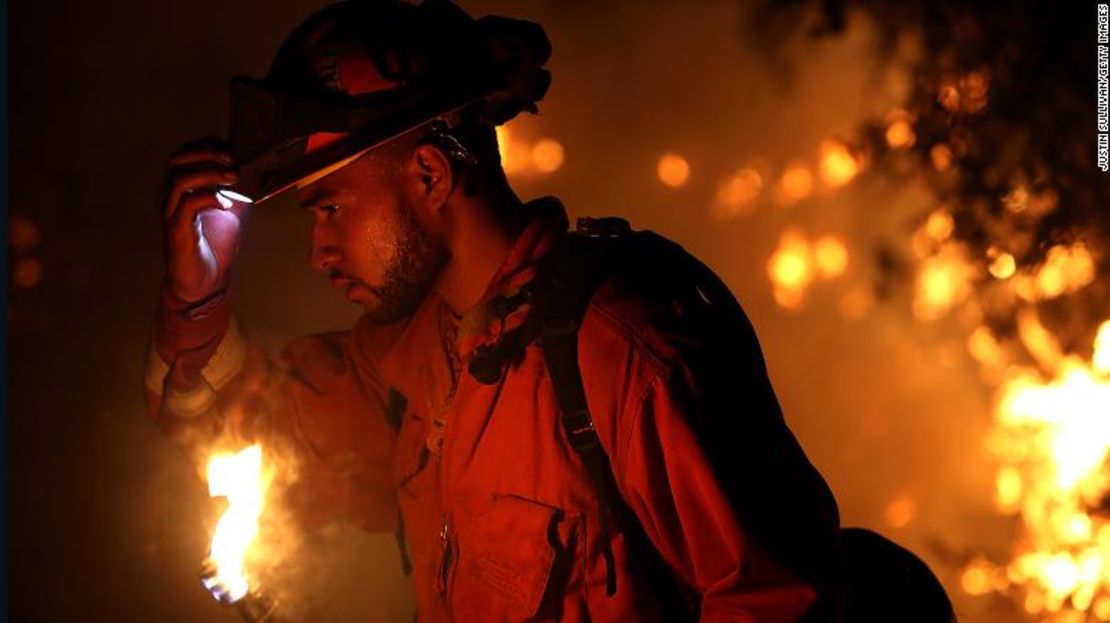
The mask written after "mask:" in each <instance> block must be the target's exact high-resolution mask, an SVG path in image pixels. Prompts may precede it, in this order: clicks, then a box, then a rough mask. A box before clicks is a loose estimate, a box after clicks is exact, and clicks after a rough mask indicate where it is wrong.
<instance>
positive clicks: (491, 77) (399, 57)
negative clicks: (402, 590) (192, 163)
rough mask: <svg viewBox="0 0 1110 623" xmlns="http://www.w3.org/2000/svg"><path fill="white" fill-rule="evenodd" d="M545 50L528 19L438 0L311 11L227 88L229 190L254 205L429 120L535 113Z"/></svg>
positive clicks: (546, 80)
mask: <svg viewBox="0 0 1110 623" xmlns="http://www.w3.org/2000/svg"><path fill="white" fill-rule="evenodd" d="M550 56H551V45H550V43H549V42H548V40H547V36H546V35H545V34H544V31H543V29H542V28H541V27H540V26H539V25H538V24H535V23H532V22H527V21H523V20H514V19H508V18H503V17H497V16H488V17H483V18H481V19H478V20H475V19H474V18H472V17H471V16H470V15H468V14H467V13H466V12H465V11H463V10H462V9H461V8H459V7H458V6H456V5H454V4H452V3H451V2H449V1H448V0H425V1H424V2H421V3H419V4H415V3H409V2H402V1H401V0H345V1H342V2H337V3H335V4H332V5H330V6H328V7H327V8H325V9H323V10H321V11H319V12H317V13H315V14H313V15H312V16H310V17H309V18H308V19H307V20H306V21H305V22H304V23H303V24H301V26H300V27H298V28H297V29H296V30H295V31H294V32H293V34H292V35H290V37H289V38H288V39H287V40H286V41H285V43H284V44H283V45H282V46H281V49H280V50H279V51H278V53H277V56H276V57H275V58H274V62H273V64H272V66H271V67H270V71H269V73H268V74H267V75H266V77H265V78H263V79H261V80H256V79H253V78H246V77H236V78H234V79H232V81H231V130H230V136H229V143H230V145H231V151H232V155H233V156H234V157H235V159H236V161H237V162H238V163H239V165H240V183H239V186H238V189H239V190H240V191H241V192H243V193H244V194H246V195H247V196H249V197H251V198H253V199H254V200H255V202H256V203H258V202H261V201H263V200H265V199H267V198H269V197H272V196H274V195H276V194H277V193H279V192H281V191H283V190H285V189H287V188H289V187H291V186H294V185H302V186H303V185H305V184H307V183H309V182H311V181H312V180H314V179H318V178H319V177H321V176H323V175H326V174H327V173H328V172H331V171H334V170H335V169H337V168H339V167H341V166H343V165H345V164H347V163H348V162H351V161H352V160H354V159H355V158H357V157H358V156H359V155H361V154H363V153H365V152H366V151H368V150H369V149H372V148H373V147H375V146H377V145H380V144H382V143H385V142H387V141H389V140H390V139H393V138H395V137H397V136H399V135H401V134H403V133H405V132H407V131H410V130H412V129H414V128H417V127H420V126H422V125H424V124H426V123H427V122H430V121H433V120H437V119H441V120H444V122H445V123H447V124H449V125H454V124H459V123H467V124H470V123H484V124H493V125H496V124H501V123H504V122H506V121H508V120H509V119H511V118H513V117H515V116H516V115H517V114H519V113H520V112H521V111H524V110H527V111H530V112H536V102H538V101H539V100H540V99H542V98H543V96H544V94H545V93H546V91H547V87H548V85H549V84H550V81H551V76H550V73H549V72H548V71H547V70H545V69H543V65H544V63H545V62H547V59H548V58H549V57H550Z"/></svg>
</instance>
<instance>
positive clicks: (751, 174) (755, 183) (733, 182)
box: [713, 168, 763, 220]
mask: <svg viewBox="0 0 1110 623" xmlns="http://www.w3.org/2000/svg"><path fill="white" fill-rule="evenodd" d="M762 188H763V178H762V177H761V176H760V175H759V173H757V172H756V171H755V170H754V169H748V168H745V169H740V170H739V171H737V172H736V173H735V174H732V175H727V176H725V177H724V178H723V179H721V181H720V183H719V184H718V186H717V196H716V201H715V202H714V204H713V215H714V216H716V217H717V218H720V219H722V220H723V219H728V218H732V217H735V216H739V215H741V214H743V213H745V212H747V211H748V210H749V209H750V207H751V204H752V201H754V200H755V198H756V197H758V196H759V191H760V189H762Z"/></svg>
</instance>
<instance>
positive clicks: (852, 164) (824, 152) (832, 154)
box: [820, 141, 859, 188]
mask: <svg viewBox="0 0 1110 623" xmlns="http://www.w3.org/2000/svg"><path fill="white" fill-rule="evenodd" d="M820 172H821V180H822V181H823V182H825V183H826V184H828V185H829V186H832V187H834V188H836V187H839V186H844V185H845V184H847V183H848V182H850V181H852V178H854V177H855V176H856V174H857V173H859V164H858V163H857V162H856V159H855V158H853V157H852V154H851V152H849V151H848V148H847V147H846V146H845V145H844V144H843V143H841V142H839V141H825V142H823V143H821V166H820Z"/></svg>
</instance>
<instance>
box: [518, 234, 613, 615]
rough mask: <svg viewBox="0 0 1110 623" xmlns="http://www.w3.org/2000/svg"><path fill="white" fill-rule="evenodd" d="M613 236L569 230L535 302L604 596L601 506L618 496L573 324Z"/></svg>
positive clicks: (601, 273)
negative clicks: (586, 497) (588, 492)
mask: <svg viewBox="0 0 1110 623" xmlns="http://www.w3.org/2000/svg"><path fill="white" fill-rule="evenodd" d="M581 230H582V224H581V223H580V224H579V231H581ZM626 231H627V224H626ZM617 235H618V236H619V235H620V234H617ZM615 237H616V236H607V237H606V238H605V239H591V238H589V237H587V236H584V235H582V234H581V233H579V232H576V233H574V234H571V235H570V236H569V237H568V238H567V239H566V240H565V241H563V243H562V245H561V246H560V247H559V248H556V249H555V250H553V251H552V255H551V256H550V257H549V259H548V261H547V262H545V264H544V266H543V270H542V271H541V275H540V279H542V280H543V287H541V288H540V291H539V293H538V294H537V304H536V310H537V314H538V316H539V320H540V341H541V344H542V346H543V352H544V359H545V360H546V362H547V371H548V374H550V376H551V385H552V387H553V388H554V390H555V399H556V400H557V401H558V403H559V411H560V413H561V418H562V425H563V433H564V434H565V435H566V437H567V442H568V443H569V444H570V446H571V448H573V449H574V452H575V453H576V454H577V455H578V457H579V458H580V459H581V460H582V463H583V465H584V466H585V467H586V469H587V470H588V471H589V472H590V477H591V479H593V481H594V486H595V488H596V489H597V493H598V501H599V509H598V510H599V513H598V516H599V517H600V521H601V538H602V541H603V542H604V543H605V549H604V555H605V591H606V593H607V594H608V595H609V596H612V595H614V594H615V593H616V592H617V574H616V562H615V561H614V559H613V549H612V547H611V546H610V544H609V542H610V538H609V536H610V534H611V532H610V530H611V526H610V525H609V516H608V513H607V512H606V511H607V510H610V511H611V510H614V506H615V505H614V502H615V501H616V500H618V499H619V500H621V501H623V499H622V498H621V497H620V495H619V493H618V492H617V491H616V487H615V483H614V482H613V476H612V470H611V468H610V466H609V457H608V456H607V455H606V454H605V450H604V448H602V446H601V441H600V439H598V436H597V431H596V430H595V429H594V422H593V418H592V417H591V416H590V410H589V406H588V405H587V404H586V390H585V388H584V387H583V385H582V372H581V370H580V369H579V367H578V329H579V327H580V326H581V324H582V319H583V318H584V317H585V314H586V308H587V307H588V306H589V302H590V298H591V297H592V295H593V292H594V290H596V289H597V287H598V286H599V285H600V284H601V282H603V281H604V280H605V278H606V277H607V276H608V273H609V272H610V271H611V270H612V267H613V262H612V260H613V259H614V258H613V256H612V255H611V253H607V252H611V247H613V246H614V245H615V244H616V243H615V242H614V240H612V239H609V238H615Z"/></svg>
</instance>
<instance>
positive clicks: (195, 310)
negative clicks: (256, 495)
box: [144, 291, 397, 532]
mask: <svg viewBox="0 0 1110 623" xmlns="http://www.w3.org/2000/svg"><path fill="white" fill-rule="evenodd" d="M356 350H357V346H356V342H355V340H354V337H353V331H345V332H337V333H330V334H321V335H314V336H309V337H305V338H300V339H298V340H294V341H293V342H291V343H290V344H289V345H288V346H287V347H286V348H285V349H284V350H283V352H282V353H281V355H280V356H279V357H276V358H272V357H270V356H268V355H267V354H266V353H265V352H264V351H263V350H262V349H261V348H260V347H259V346H258V345H256V344H254V343H252V342H251V341H250V340H249V339H248V337H247V336H246V335H245V334H244V333H243V332H242V331H241V330H240V328H239V325H238V323H237V322H236V320H235V318H234V317H233V316H232V314H231V313H230V309H229V305H228V303H227V301H226V298H225V297H224V296H222V295H221V296H219V297H214V298H213V299H212V300H209V301H205V302H203V303H202V304H201V305H200V306H197V305H193V306H190V305H185V304H183V303H181V302H179V301H176V300H174V298H173V297H172V295H167V294H166V293H165V291H164V292H163V295H162V298H161V303H160V306H159V310H158V313H157V315H156V321H155V329H154V333H153V338H152V340H151V347H150V349H149V354H148V363H147V371H146V378H145V383H144V385H145V390H146V403H147V411H148V414H149V415H150V416H151V417H152V418H153V419H154V421H155V422H156V423H157V424H158V425H159V426H160V427H161V428H163V429H164V430H165V431H166V432H167V433H168V434H169V436H170V437H171V438H172V439H173V440H174V441H175V442H176V443H177V444H178V445H179V446H180V447H181V448H182V449H183V450H184V451H185V452H186V453H187V455H188V456H189V457H190V459H191V460H192V461H193V462H194V463H195V464H196V466H197V468H198V472H200V473H202V474H203V469H204V465H205V464H206V463H207V459H208V456H209V455H210V454H211V453H212V452H213V450H214V449H216V448H219V447H226V446H231V447H237V446H239V445H245V444H246V443H250V442H253V441H260V442H262V443H263V446H264V448H266V449H267V454H268V456H269V457H271V458H272V460H274V461H275V462H276V463H277V465H278V475H277V478H276V480H275V482H274V484H273V485H271V486H272V487H274V488H275V490H276V491H278V493H279V495H280V496H281V499H282V500H283V503H282V504H281V506H282V509H283V510H285V511H288V512H289V513H290V514H291V516H292V518H293V519H294V520H296V521H297V522H298V523H300V524H301V525H302V526H303V527H306V528H314V527H318V526H320V525H322V524H325V523H328V522H330V521H334V520H346V521H348V522H350V523H352V524H354V525H356V526H358V527H361V528H363V529H365V530H368V531H380V532H389V531H392V530H393V529H394V527H395V524H396V519H397V507H396V501H395V499H394V492H393V486H392V477H391V473H392V471H391V460H392V455H393V444H394V432H393V430H392V428H391V427H390V426H389V423H388V419H387V417H386V410H387V409H388V400H387V398H388V387H387V386H386V385H385V384H384V382H382V381H381V380H380V379H379V377H378V376H377V375H376V373H375V371H374V369H373V366H372V364H371V363H370V362H368V361H367V360H366V358H365V357H362V356H360V355H359V354H358V353H357V352H355V351H356Z"/></svg>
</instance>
